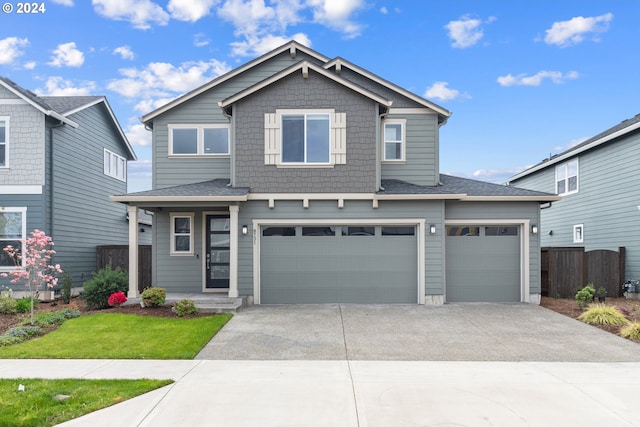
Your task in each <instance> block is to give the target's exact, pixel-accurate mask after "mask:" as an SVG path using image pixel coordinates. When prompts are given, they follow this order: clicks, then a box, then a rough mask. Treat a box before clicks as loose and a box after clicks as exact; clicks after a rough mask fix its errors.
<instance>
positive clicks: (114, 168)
mask: <svg viewBox="0 0 640 427" xmlns="http://www.w3.org/2000/svg"><path fill="white" fill-rule="evenodd" d="M107 156H108V158H107ZM120 162H121V164H119V163H120ZM119 168H121V169H119ZM103 172H104V174H105V175H106V176H110V177H111V178H115V179H117V180H118V181H122V182H127V159H126V158H124V157H123V156H121V155H120V154H117V153H114V152H113V151H111V150H108V149H106V148H105V149H104V165H103Z"/></svg>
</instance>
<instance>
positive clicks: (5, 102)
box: [0, 99, 29, 105]
mask: <svg viewBox="0 0 640 427" xmlns="http://www.w3.org/2000/svg"><path fill="white" fill-rule="evenodd" d="M0 105H29V103H28V102H27V101H25V100H24V99H0Z"/></svg>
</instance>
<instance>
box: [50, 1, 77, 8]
mask: <svg viewBox="0 0 640 427" xmlns="http://www.w3.org/2000/svg"><path fill="white" fill-rule="evenodd" d="M51 1H52V2H54V3H56V4H61V5H62V6H67V7H71V6H73V0H51Z"/></svg>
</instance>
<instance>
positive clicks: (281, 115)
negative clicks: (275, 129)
mask: <svg viewBox="0 0 640 427" xmlns="http://www.w3.org/2000/svg"><path fill="white" fill-rule="evenodd" d="M334 112H335V110H333V109H291V110H289V109H286V110H276V114H277V116H278V122H279V126H280V155H279V156H278V162H277V165H278V166H281V167H311V168H313V167H327V166H333V165H334V159H333V156H332V154H333V150H332V147H333V135H332V131H331V130H332V129H333V127H332V126H333V114H334ZM310 115H326V116H327V117H328V119H329V140H328V141H327V142H328V144H327V146H328V148H329V152H328V153H327V154H328V158H329V160H328V161H327V162H308V161H306V159H305V161H303V162H285V161H284V160H283V157H284V136H283V134H282V132H283V131H284V125H283V118H284V116H304V124H305V141H304V147H305V157H306V153H307V137H306V129H307V116H310Z"/></svg>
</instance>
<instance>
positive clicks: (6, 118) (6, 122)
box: [0, 116, 10, 169]
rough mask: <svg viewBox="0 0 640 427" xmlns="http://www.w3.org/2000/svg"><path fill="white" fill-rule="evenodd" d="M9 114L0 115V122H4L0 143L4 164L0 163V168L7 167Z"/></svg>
mask: <svg viewBox="0 0 640 427" xmlns="http://www.w3.org/2000/svg"><path fill="white" fill-rule="evenodd" d="M9 121H10V116H0V122H4V141H3V142H0V145H4V165H0V169H9V140H10V136H9V134H10V125H9Z"/></svg>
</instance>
